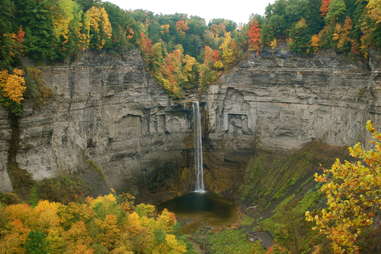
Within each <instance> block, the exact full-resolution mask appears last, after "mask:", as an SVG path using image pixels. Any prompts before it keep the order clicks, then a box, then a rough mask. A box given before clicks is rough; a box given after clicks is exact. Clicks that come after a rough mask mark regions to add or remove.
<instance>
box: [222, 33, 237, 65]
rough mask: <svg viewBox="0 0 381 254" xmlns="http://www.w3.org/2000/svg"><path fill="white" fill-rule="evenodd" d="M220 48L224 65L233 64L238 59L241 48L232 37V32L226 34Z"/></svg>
mask: <svg viewBox="0 0 381 254" xmlns="http://www.w3.org/2000/svg"><path fill="white" fill-rule="evenodd" d="M220 50H221V52H222V54H221V56H222V62H223V64H224V66H231V65H232V64H234V63H235V62H236V61H237V60H238V57H239V48H238V45H237V42H236V41H235V40H233V39H232V37H231V33H230V32H227V33H226V34H225V38H224V41H223V42H222V44H221V45H220Z"/></svg>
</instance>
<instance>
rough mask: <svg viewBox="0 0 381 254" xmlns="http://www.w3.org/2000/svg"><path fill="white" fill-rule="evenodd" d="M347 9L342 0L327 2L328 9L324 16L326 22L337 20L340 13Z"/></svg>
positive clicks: (340, 15)
mask: <svg viewBox="0 0 381 254" xmlns="http://www.w3.org/2000/svg"><path fill="white" fill-rule="evenodd" d="M346 10H347V6H346V5H345V2H344V0H332V1H330V3H329V10H328V13H327V15H326V17H325V19H326V21H327V23H334V22H336V21H339V19H340V18H341V17H342V15H343V14H344V13H345V11H346Z"/></svg>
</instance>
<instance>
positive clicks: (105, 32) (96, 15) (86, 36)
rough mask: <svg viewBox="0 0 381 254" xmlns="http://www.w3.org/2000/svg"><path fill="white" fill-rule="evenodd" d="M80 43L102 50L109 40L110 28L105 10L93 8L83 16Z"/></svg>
mask: <svg viewBox="0 0 381 254" xmlns="http://www.w3.org/2000/svg"><path fill="white" fill-rule="evenodd" d="M83 25H84V28H83V29H84V33H83V34H82V41H83V43H84V44H85V45H89V46H90V47H91V48H94V49H102V48H103V47H104V45H105V44H106V41H107V40H109V39H111V36H112V27H111V24H110V20H109V18H108V14H107V12H106V10H105V9H104V8H102V7H97V6H93V7H91V8H90V9H88V10H87V11H86V12H85V14H84V20H83Z"/></svg>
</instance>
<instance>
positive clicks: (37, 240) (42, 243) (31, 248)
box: [24, 231, 48, 254]
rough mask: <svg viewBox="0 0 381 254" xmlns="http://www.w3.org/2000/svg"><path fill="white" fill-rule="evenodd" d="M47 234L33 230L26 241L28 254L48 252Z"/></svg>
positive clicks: (45, 253)
mask: <svg viewBox="0 0 381 254" xmlns="http://www.w3.org/2000/svg"><path fill="white" fill-rule="evenodd" d="M47 246H48V243H47V241H46V234H45V233H43V232H39V231H31V232H30V233H29V235H28V238H27V239H26V242H25V247H24V248H25V251H26V254H48V249H47Z"/></svg>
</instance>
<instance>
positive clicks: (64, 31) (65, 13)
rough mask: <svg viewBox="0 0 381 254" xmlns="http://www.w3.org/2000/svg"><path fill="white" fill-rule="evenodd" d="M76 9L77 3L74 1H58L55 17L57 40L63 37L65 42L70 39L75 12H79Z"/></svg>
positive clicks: (54, 25) (54, 29) (54, 28)
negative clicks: (70, 29)
mask: <svg viewBox="0 0 381 254" xmlns="http://www.w3.org/2000/svg"><path fill="white" fill-rule="evenodd" d="M76 7H77V3H76V2H74V1H73V0H60V1H57V6H56V10H55V12H54V15H53V31H54V35H55V36H56V38H58V39H60V38H61V37H62V38H63V39H64V42H67V41H68V39H69V28H70V23H71V22H72V21H73V19H74V16H75V14H74V12H75V11H77V9H76Z"/></svg>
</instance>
